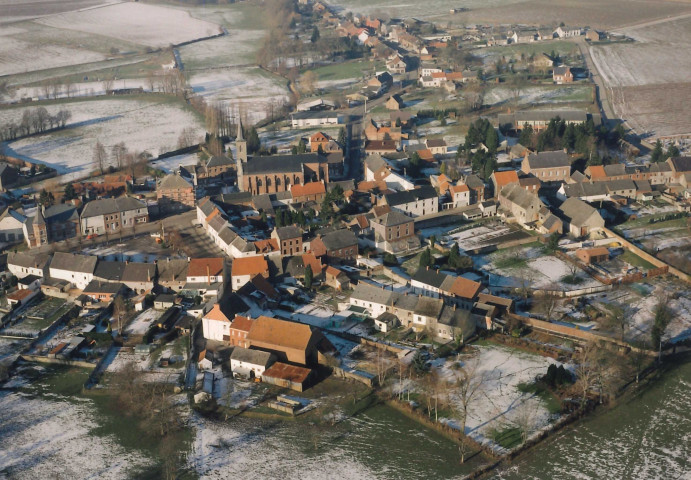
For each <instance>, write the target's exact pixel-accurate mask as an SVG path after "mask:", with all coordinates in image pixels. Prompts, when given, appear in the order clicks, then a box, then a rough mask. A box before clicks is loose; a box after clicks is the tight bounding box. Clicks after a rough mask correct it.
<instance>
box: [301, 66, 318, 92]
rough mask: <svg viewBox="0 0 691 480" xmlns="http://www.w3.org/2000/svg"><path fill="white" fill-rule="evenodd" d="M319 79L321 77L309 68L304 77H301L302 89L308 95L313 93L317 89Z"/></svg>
mask: <svg viewBox="0 0 691 480" xmlns="http://www.w3.org/2000/svg"><path fill="white" fill-rule="evenodd" d="M318 81H319V77H318V76H317V74H316V73H315V72H314V71H312V70H309V71H307V72H305V73H303V74H302V77H300V89H301V90H302V91H303V92H304V93H305V94H306V95H312V94H313V93H314V91H315V90H316V89H317V82H318Z"/></svg>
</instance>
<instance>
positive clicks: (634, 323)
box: [596, 279, 691, 348]
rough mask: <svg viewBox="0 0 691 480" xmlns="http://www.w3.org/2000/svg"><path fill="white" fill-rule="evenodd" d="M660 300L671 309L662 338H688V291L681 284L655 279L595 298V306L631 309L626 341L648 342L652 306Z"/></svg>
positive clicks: (690, 317) (690, 335) (690, 325)
mask: <svg viewBox="0 0 691 480" xmlns="http://www.w3.org/2000/svg"><path fill="white" fill-rule="evenodd" d="M660 299H668V300H666V301H665V304H666V305H667V306H668V307H669V308H670V310H672V312H673V319H672V322H671V323H670V324H669V326H668V327H667V330H666V332H665V335H664V336H663V340H664V341H671V342H679V341H681V340H685V339H688V338H691V291H689V289H688V287H686V286H685V285H680V284H676V283H671V282H669V281H667V280H658V279H655V280H654V281H652V282H651V283H645V284H639V285H632V286H628V287H626V288H623V289H617V290H613V291H611V292H608V293H607V294H606V295H599V296H598V297H597V299H596V301H597V303H598V304H599V309H600V310H601V311H602V312H606V307H607V305H610V304H613V305H618V306H621V307H623V308H624V309H627V308H629V309H631V311H632V312H631V317H630V325H629V327H627V329H626V331H625V337H626V340H628V341H641V340H642V341H647V342H650V336H651V329H652V326H653V319H654V318H655V307H656V306H657V305H658V303H659V302H660ZM655 348H657V347H655Z"/></svg>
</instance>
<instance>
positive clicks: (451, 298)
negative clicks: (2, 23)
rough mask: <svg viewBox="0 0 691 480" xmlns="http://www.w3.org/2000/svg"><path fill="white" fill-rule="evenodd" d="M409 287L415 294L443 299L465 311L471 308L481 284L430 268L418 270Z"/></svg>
mask: <svg viewBox="0 0 691 480" xmlns="http://www.w3.org/2000/svg"><path fill="white" fill-rule="evenodd" d="M410 286H411V288H412V289H413V291H414V292H415V293H417V294H420V295H423V296H425V297H431V298H444V299H446V300H447V301H448V302H450V303H453V304H455V305H457V306H459V307H461V308H465V309H466V310H470V309H471V308H473V303H474V302H475V300H476V299H477V296H478V294H479V293H480V291H481V290H482V284H481V283H478V282H475V281H473V280H469V279H467V278H465V277H458V276H456V275H448V274H446V273H443V272H439V271H438V270H434V269H430V268H420V269H418V270H417V271H416V272H415V274H414V275H413V276H412V277H411V280H410Z"/></svg>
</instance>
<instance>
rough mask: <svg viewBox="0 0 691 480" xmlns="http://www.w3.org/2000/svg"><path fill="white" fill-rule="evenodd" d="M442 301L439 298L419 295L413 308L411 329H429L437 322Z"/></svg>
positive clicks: (418, 330) (442, 304) (419, 330)
mask: <svg viewBox="0 0 691 480" xmlns="http://www.w3.org/2000/svg"><path fill="white" fill-rule="evenodd" d="M443 306H444V301H443V300H441V299H439V298H431V297H425V296H423V297H419V298H418V299H417V303H416V304H415V308H414V310H413V323H412V324H411V325H410V326H412V328H413V330H415V331H417V332H421V331H424V330H428V331H429V330H431V329H432V328H433V327H434V325H435V324H436V323H437V319H438V318H439V314H440V313H441V310H442V308H443Z"/></svg>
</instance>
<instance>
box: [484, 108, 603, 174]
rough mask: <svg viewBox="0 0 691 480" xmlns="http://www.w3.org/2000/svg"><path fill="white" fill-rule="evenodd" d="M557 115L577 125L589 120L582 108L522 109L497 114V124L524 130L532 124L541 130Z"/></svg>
mask: <svg viewBox="0 0 691 480" xmlns="http://www.w3.org/2000/svg"><path fill="white" fill-rule="evenodd" d="M557 117H559V118H560V119H561V120H564V123H566V124H567V125H571V124H573V125H577V124H581V123H585V122H586V121H587V120H588V114H587V113H586V112H585V111H582V110H520V111H518V112H514V113H503V114H499V115H497V124H498V126H500V127H502V128H503V129H504V130H523V129H524V128H525V127H526V126H528V125H530V127H531V128H532V129H533V130H534V131H536V132H540V131H542V130H544V129H545V128H547V126H548V125H549V122H550V121H551V120H552V119H554V118H557ZM593 120H595V119H593ZM526 173H527V172H526Z"/></svg>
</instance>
